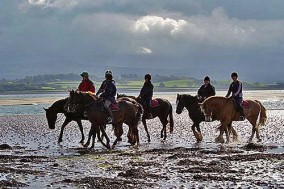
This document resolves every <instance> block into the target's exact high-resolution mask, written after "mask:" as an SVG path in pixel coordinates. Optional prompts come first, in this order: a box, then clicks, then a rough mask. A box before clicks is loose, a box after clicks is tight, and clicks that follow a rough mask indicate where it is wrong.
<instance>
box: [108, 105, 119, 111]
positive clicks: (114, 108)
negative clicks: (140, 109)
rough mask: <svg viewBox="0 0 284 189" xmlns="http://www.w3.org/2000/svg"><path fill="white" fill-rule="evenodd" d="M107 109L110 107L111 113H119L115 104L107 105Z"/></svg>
mask: <svg viewBox="0 0 284 189" xmlns="http://www.w3.org/2000/svg"><path fill="white" fill-rule="evenodd" d="M109 107H110V109H111V111H113V112H116V111H119V107H118V105H117V103H111V104H110V105H109Z"/></svg>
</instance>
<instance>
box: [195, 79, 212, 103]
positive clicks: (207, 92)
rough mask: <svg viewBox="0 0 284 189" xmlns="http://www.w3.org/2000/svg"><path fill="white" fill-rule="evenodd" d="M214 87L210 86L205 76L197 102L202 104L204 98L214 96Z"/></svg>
mask: <svg viewBox="0 0 284 189" xmlns="http://www.w3.org/2000/svg"><path fill="white" fill-rule="evenodd" d="M215 94H216V92H215V87H214V86H213V85H211V83H210V78H209V77H208V76H206V77H205V78H204V84H203V85H202V86H201V87H200V88H199V90H198V92H197V95H198V99H199V102H200V103H201V102H203V101H204V100H205V99H206V98H208V97H210V96H215Z"/></svg>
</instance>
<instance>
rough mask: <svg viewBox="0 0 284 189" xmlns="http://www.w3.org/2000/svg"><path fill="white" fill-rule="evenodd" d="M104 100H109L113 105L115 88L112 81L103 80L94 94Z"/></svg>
mask: <svg viewBox="0 0 284 189" xmlns="http://www.w3.org/2000/svg"><path fill="white" fill-rule="evenodd" d="M99 94H101V95H100V96H101V97H103V98H105V99H106V100H110V101H111V102H112V103H115V95H116V86H115V82H114V80H112V81H111V80H104V81H103V82H102V84H101V86H100V88H99V90H98V92H97V93H96V95H99Z"/></svg>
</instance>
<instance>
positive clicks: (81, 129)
mask: <svg viewBox="0 0 284 189" xmlns="http://www.w3.org/2000/svg"><path fill="white" fill-rule="evenodd" d="M76 122H77V124H78V126H79V129H80V132H81V136H82V138H81V141H80V143H81V144H83V143H84V140H85V136H84V131H83V125H82V121H81V120H77V121H76Z"/></svg>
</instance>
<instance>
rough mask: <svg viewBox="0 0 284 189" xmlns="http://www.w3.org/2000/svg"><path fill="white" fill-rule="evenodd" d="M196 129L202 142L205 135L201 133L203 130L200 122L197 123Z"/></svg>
mask: <svg viewBox="0 0 284 189" xmlns="http://www.w3.org/2000/svg"><path fill="white" fill-rule="evenodd" d="M196 129H197V131H198V133H197V135H198V140H197V141H198V142H201V141H202V139H203V136H202V133H201V130H200V126H199V123H196Z"/></svg>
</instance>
